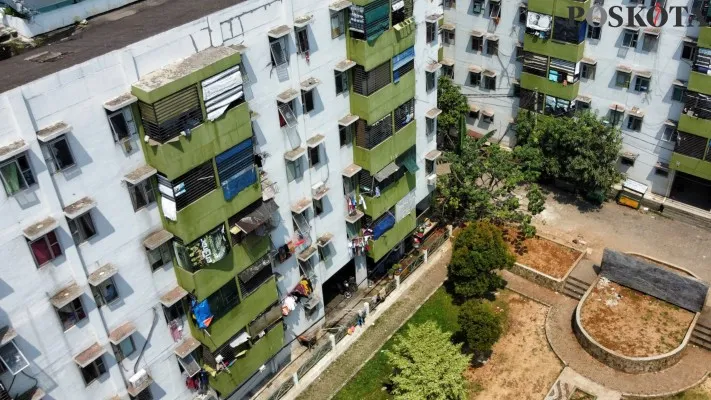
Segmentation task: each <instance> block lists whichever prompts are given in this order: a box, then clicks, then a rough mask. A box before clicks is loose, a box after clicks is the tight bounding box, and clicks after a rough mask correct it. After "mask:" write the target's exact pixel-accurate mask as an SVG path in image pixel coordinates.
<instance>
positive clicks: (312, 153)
mask: <svg viewBox="0 0 711 400" xmlns="http://www.w3.org/2000/svg"><path fill="white" fill-rule="evenodd" d="M319 162H321V145H318V146H316V147H309V167H313V166H314V165H318V164H319Z"/></svg>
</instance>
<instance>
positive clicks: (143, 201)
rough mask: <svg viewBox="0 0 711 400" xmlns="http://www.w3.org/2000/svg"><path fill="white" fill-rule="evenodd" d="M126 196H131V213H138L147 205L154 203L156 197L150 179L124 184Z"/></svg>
mask: <svg viewBox="0 0 711 400" xmlns="http://www.w3.org/2000/svg"><path fill="white" fill-rule="evenodd" d="M126 187H127V189H128V194H129V195H130V196H131V203H132V204H133V211H138V210H140V209H142V208H144V207H146V206H148V205H149V204H153V203H155V202H156V195H155V192H154V191H153V185H152V183H151V180H150V179H145V180H143V181H140V182H138V183H136V184H135V185H134V184H131V183H126Z"/></svg>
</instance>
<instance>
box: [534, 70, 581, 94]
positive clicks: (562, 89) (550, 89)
mask: <svg viewBox="0 0 711 400" xmlns="http://www.w3.org/2000/svg"><path fill="white" fill-rule="evenodd" d="M521 87H522V88H524V89H528V90H538V91H539V92H540V93H545V94H547V95H550V96H555V97H558V98H561V99H565V100H573V99H575V97H577V96H578V88H579V87H580V82H575V83H573V84H568V85H565V86H564V85H563V84H562V83H558V82H552V81H549V80H548V79H546V78H544V77H542V76H538V75H533V74H529V73H526V72H523V73H521Z"/></svg>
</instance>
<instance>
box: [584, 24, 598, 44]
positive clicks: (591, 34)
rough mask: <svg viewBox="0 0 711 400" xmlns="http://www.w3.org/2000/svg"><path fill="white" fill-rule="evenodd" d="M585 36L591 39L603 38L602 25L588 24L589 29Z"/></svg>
mask: <svg viewBox="0 0 711 400" xmlns="http://www.w3.org/2000/svg"><path fill="white" fill-rule="evenodd" d="M585 37H586V38H588V39H590V40H600V39H601V38H602V25H595V24H588V31H587V32H586V33H585Z"/></svg>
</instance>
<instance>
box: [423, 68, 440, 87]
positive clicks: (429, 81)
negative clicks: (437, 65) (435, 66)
mask: <svg viewBox="0 0 711 400" xmlns="http://www.w3.org/2000/svg"><path fill="white" fill-rule="evenodd" d="M436 87H437V76H436V75H435V73H434V72H429V71H427V72H425V90H427V92H431V91H433V90H435V88H436Z"/></svg>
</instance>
